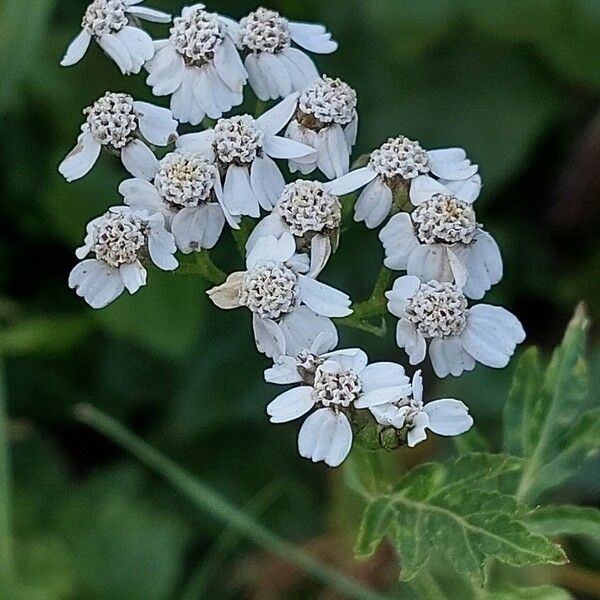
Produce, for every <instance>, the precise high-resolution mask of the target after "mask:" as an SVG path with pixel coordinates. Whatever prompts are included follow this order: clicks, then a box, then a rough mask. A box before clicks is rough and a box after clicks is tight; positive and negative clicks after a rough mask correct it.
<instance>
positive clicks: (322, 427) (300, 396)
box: [265, 337, 411, 467]
mask: <svg viewBox="0 0 600 600" xmlns="http://www.w3.org/2000/svg"><path fill="white" fill-rule="evenodd" d="M327 346H328V344H327V338H326V337H322V338H319V339H317V340H316V343H315V344H313V346H312V347H311V348H309V349H305V350H303V351H301V352H299V353H298V354H297V355H296V356H289V355H288V356H282V357H280V358H279V360H277V361H276V363H275V364H274V365H273V367H271V368H270V369H267V371H265V379H266V380H267V381H269V382H272V383H300V384H301V385H300V386H299V387H295V388H293V389H291V390H288V391H287V392H284V393H283V394H280V395H279V396H278V397H277V398H275V400H273V401H272V402H271V403H270V404H269V405H268V406H267V414H268V415H269V417H270V419H271V422H272V423H285V422H287V421H291V420H293V419H296V418H298V417H301V416H303V415H305V414H307V413H308V412H310V411H311V410H312V409H313V408H314V409H316V410H315V411H314V412H312V413H311V414H310V415H309V416H308V417H307V418H306V420H305V421H304V423H303V424H302V427H301V428H300V433H299V435H298V449H299V451H300V455H301V456H303V457H305V458H310V459H311V460H312V461H313V462H318V461H321V460H322V461H324V462H325V463H327V464H328V465H329V466H331V467H337V466H338V465H339V464H341V463H342V462H343V460H344V459H345V458H346V456H347V455H348V452H349V451H350V447H351V445H352V437H353V435H352V426H351V421H352V414H353V411H355V410H357V409H360V408H362V407H363V404H364V398H368V399H378V401H379V403H381V404H384V403H386V402H389V401H390V400H391V399H394V398H400V397H405V396H407V395H409V394H410V392H411V386H410V384H409V380H408V378H407V377H406V375H405V373H404V369H403V368H402V366H400V365H398V364H395V363H388V362H380V363H373V364H371V365H368V364H367V363H368V359H367V355H366V354H365V353H364V352H363V351H362V350H359V349H358V348H353V349H348V350H337V351H335V352H325V353H319V352H320V348H327ZM370 401H372V402H375V401H376V400H370Z"/></svg>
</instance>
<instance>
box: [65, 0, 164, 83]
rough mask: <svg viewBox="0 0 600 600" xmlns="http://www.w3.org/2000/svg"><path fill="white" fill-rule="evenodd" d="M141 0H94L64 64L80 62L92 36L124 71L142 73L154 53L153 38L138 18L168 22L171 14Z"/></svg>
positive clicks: (66, 65) (69, 64) (68, 50)
mask: <svg viewBox="0 0 600 600" xmlns="http://www.w3.org/2000/svg"><path fill="white" fill-rule="evenodd" d="M141 2H142V0H94V1H93V2H91V3H90V4H89V6H88V7H87V9H86V11H85V14H84V16H83V20H82V22H81V28H82V30H81V33H80V34H79V35H78V36H77V37H76V38H75V39H74V40H73V41H72V42H71V44H70V45H69V47H68V48H67V51H66V53H65V55H64V57H63V59H62V61H61V63H60V64H61V65H62V66H63V67H70V66H71V65H74V64H76V63H78V62H79V61H80V60H81V59H82V58H83V57H84V55H85V53H86V52H87V49H88V48H89V46H90V42H91V41H92V39H95V40H96V42H97V43H98V45H99V46H100V48H102V50H104V52H105V53H106V54H107V55H108V56H110V58H112V59H113V60H114V61H115V63H117V66H118V67H119V69H121V72H122V73H123V74H124V75H130V74H132V73H139V72H140V71H141V69H142V66H143V65H144V63H145V62H146V61H148V60H150V59H151V58H152V57H153V56H154V42H153V41H152V38H151V37H150V36H149V35H148V34H147V33H146V32H145V31H144V30H142V29H140V28H139V27H138V26H137V22H138V19H145V20H146V21H155V22H157V23H169V22H170V21H171V15H169V14H167V13H164V12H162V11H159V10H154V9H152V8H146V7H145V6H140V4H141Z"/></svg>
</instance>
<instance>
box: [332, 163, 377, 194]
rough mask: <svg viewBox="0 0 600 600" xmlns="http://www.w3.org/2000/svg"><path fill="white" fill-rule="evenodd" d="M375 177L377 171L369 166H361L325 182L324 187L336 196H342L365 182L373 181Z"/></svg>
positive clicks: (365, 183)
mask: <svg viewBox="0 0 600 600" xmlns="http://www.w3.org/2000/svg"><path fill="white" fill-rule="evenodd" d="M376 177H377V172H376V171H374V170H373V169H371V167H361V168H360V169H355V170H354V171H350V172H349V173H346V175H343V176H342V177H339V178H338V179H336V180H334V181H329V182H327V183H326V184H325V189H326V190H328V191H330V192H331V193H332V194H336V195H337V196H343V195H344V194H349V193H350V192H353V191H354V190H357V189H358V188H361V187H363V186H364V185H367V183H369V182H370V181H373V179H375V178H376Z"/></svg>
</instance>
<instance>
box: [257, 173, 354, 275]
mask: <svg viewBox="0 0 600 600" xmlns="http://www.w3.org/2000/svg"><path fill="white" fill-rule="evenodd" d="M341 220H342V205H341V204H340V201H339V198H338V197H337V196H336V195H334V194H332V193H331V192H328V191H327V190H326V189H325V188H324V186H323V184H322V183H321V182H319V181H307V180H305V179H298V180H296V181H294V182H292V183H289V184H288V185H286V186H285V188H284V189H283V192H282V193H281V196H280V197H279V201H278V202H277V204H276V205H275V207H274V209H273V212H272V213H271V214H270V215H268V216H266V217H265V218H264V219H262V220H261V221H260V222H259V223H258V225H257V226H256V227H255V228H254V230H253V231H252V233H251V234H250V236H249V237H248V241H247V242H246V250H247V251H248V252H249V251H250V250H252V248H253V247H254V245H255V244H256V243H257V242H258V240H259V239H260V238H261V237H264V236H266V235H272V236H274V237H280V236H281V235H282V234H283V233H286V232H287V233H291V234H292V235H293V236H294V237H295V238H296V246H297V248H298V249H299V250H310V261H311V265H310V271H309V274H310V275H312V276H316V275H318V274H319V273H320V272H321V271H322V270H323V268H324V267H325V265H326V264H327V261H328V260H329V257H330V255H331V252H332V250H335V249H336V248H337V244H338V238H339V227H340V223H341Z"/></svg>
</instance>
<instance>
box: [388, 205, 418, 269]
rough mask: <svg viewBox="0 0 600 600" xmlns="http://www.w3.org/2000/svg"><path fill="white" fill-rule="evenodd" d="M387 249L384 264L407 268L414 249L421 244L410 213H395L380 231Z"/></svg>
mask: <svg viewBox="0 0 600 600" xmlns="http://www.w3.org/2000/svg"><path fill="white" fill-rule="evenodd" d="M379 239H380V240H381V241H382V243H383V247H384V249H385V260H384V261H383V264H384V265H385V266H386V267H387V268H388V269H396V270H402V271H403V270H405V269H406V265H407V262H408V259H409V257H410V255H411V253H412V252H413V250H414V249H415V248H416V247H417V246H418V245H419V241H418V240H417V236H416V235H415V228H414V226H413V222H412V220H411V218H410V215H409V214H408V213H398V214H397V215H394V216H393V217H392V218H391V219H390V220H389V221H388V222H387V223H386V225H385V226H384V227H383V228H382V229H381V231H380V232H379Z"/></svg>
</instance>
